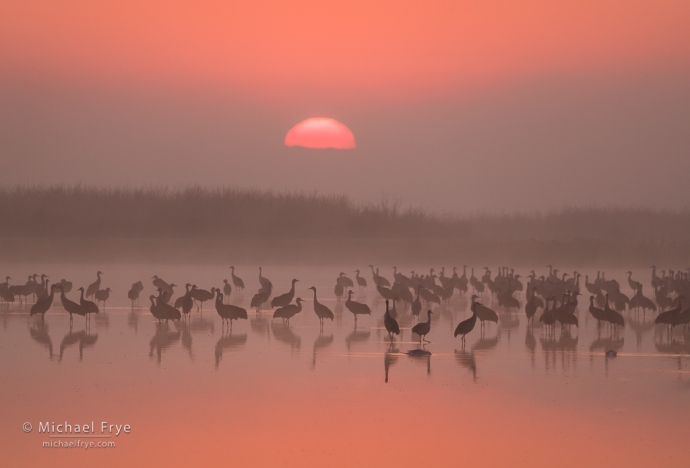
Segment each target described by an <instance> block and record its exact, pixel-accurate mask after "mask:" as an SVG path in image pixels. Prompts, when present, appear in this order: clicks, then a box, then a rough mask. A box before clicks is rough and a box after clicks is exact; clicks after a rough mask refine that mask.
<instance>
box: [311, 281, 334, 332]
mask: <svg viewBox="0 0 690 468" xmlns="http://www.w3.org/2000/svg"><path fill="white" fill-rule="evenodd" d="M309 289H311V290H312V291H314V313H315V314H316V316H317V317H318V318H319V323H320V324H321V326H322V327H323V321H324V320H326V319H331V321H332V320H333V311H332V310H331V309H329V308H328V307H326V306H325V305H323V304H321V303H320V302H319V301H318V300H317V299H316V288H315V287H314V286H312V287H311V288H309Z"/></svg>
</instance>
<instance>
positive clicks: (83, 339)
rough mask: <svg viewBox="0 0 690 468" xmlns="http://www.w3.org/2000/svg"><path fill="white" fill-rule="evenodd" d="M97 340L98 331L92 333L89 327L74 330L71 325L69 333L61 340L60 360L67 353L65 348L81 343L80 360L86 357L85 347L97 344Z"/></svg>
mask: <svg viewBox="0 0 690 468" xmlns="http://www.w3.org/2000/svg"><path fill="white" fill-rule="evenodd" d="M96 341H98V333H95V334H93V335H92V334H90V333H89V332H88V328H86V329H84V330H81V331H78V332H73V331H72V328H71V327H70V330H69V333H67V334H66V335H65V337H64V338H63V339H62V341H61V342H60V356H59V358H58V361H62V357H63V356H64V354H65V350H66V349H67V348H69V347H70V346H72V345H74V344H77V343H79V361H80V362H81V361H82V360H83V359H84V349H86V348H89V347H92V346H95V344H96Z"/></svg>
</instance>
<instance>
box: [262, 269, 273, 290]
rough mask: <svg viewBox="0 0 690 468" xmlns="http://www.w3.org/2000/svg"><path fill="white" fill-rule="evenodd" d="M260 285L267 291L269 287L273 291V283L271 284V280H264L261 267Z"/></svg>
mask: <svg viewBox="0 0 690 468" xmlns="http://www.w3.org/2000/svg"><path fill="white" fill-rule="evenodd" d="M259 284H260V285H261V288H262V289H267V288H268V287H269V286H270V287H271V289H273V283H271V280H269V279H268V278H264V277H263V275H262V274H261V267H259Z"/></svg>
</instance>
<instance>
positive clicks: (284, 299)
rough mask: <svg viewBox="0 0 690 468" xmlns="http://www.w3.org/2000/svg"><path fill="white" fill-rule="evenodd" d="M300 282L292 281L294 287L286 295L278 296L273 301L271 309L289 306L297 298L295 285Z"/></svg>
mask: <svg viewBox="0 0 690 468" xmlns="http://www.w3.org/2000/svg"><path fill="white" fill-rule="evenodd" d="M297 282H299V280H298V279H294V278H293V280H292V287H291V288H290V291H288V292H286V293H285V294H281V295H280V296H276V297H274V298H273V300H271V308H275V307H285V306H287V305H289V304H290V303H291V302H292V299H294V297H295V283H297Z"/></svg>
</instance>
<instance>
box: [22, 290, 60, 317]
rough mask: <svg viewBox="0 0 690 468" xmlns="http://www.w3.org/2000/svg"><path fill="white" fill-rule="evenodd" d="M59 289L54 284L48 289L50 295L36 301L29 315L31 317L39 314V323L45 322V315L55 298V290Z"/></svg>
mask: <svg viewBox="0 0 690 468" xmlns="http://www.w3.org/2000/svg"><path fill="white" fill-rule="evenodd" d="M56 289H60V286H59V285H57V284H54V285H52V286H51V287H50V295H49V296H48V297H46V298H44V299H42V300H40V301H37V302H36V303H35V304H34V305H33V306H31V312H29V315H31V316H32V317H33V316H34V315H37V314H41V321H42V322H43V321H45V315H46V312H47V311H48V309H50V306H51V305H53V298H54V297H55V290H56Z"/></svg>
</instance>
